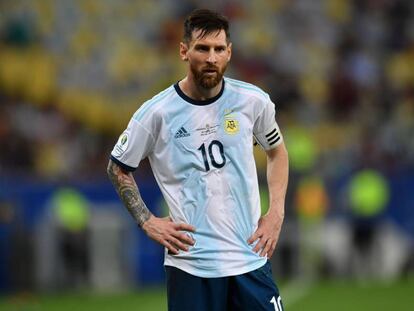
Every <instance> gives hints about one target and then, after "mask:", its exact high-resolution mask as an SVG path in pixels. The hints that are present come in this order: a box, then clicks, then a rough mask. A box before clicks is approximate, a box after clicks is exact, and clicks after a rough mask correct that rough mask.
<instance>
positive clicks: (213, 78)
mask: <svg viewBox="0 0 414 311" xmlns="http://www.w3.org/2000/svg"><path fill="white" fill-rule="evenodd" d="M226 68H227V64H225V65H224V66H223V67H222V68H219V67H217V66H207V67H204V68H202V69H201V70H198V69H197V68H195V66H193V65H192V64H190V70H191V72H192V73H193V75H194V78H195V82H196V83H197V84H198V85H200V86H201V87H203V88H205V89H212V88H213V87H216V86H217V85H218V84H219V83H220V81H221V80H222V79H223V75H224V72H225V71H226ZM211 70H214V73H213V74H210V73H211V72H212V71H211Z"/></svg>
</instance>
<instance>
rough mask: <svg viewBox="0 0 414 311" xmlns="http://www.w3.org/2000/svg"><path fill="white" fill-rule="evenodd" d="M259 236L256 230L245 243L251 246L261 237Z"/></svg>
mask: <svg viewBox="0 0 414 311" xmlns="http://www.w3.org/2000/svg"><path fill="white" fill-rule="evenodd" d="M261 235H262V234H261V233H260V232H259V231H258V230H256V232H255V233H253V235H252V236H251V237H250V238H249V239H248V240H247V243H249V244H253V243H254V241H256V240H257V239H258V238H260V237H261Z"/></svg>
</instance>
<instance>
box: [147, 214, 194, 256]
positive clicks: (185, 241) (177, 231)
mask: <svg viewBox="0 0 414 311" xmlns="http://www.w3.org/2000/svg"><path fill="white" fill-rule="evenodd" d="M142 229H143V230H144V232H145V233H146V234H147V235H148V236H149V237H150V238H151V239H153V240H154V241H156V242H158V243H160V244H161V245H164V246H165V247H166V248H167V249H168V250H169V251H170V252H171V253H173V254H174V255H177V254H178V253H179V251H180V250H182V251H188V246H193V245H194V243H195V241H194V240H193V239H192V238H191V237H190V236H189V235H188V234H186V233H184V232H182V231H188V232H195V230H196V228H195V227H194V226H191V225H189V224H185V223H179V224H178V223H175V222H173V221H171V218H170V217H165V218H158V217H155V216H153V215H151V217H150V218H149V219H148V220H147V221H145V222H144V224H143V225H142Z"/></svg>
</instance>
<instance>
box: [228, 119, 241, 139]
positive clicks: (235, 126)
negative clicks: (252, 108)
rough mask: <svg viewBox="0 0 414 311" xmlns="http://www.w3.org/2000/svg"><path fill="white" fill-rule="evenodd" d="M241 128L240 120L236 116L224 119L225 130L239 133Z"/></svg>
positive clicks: (232, 133)
mask: <svg viewBox="0 0 414 311" xmlns="http://www.w3.org/2000/svg"><path fill="white" fill-rule="evenodd" d="M239 129H240V127H239V121H237V120H236V119H235V118H234V117H229V118H225V119H224V130H225V131H226V133H227V134H230V135H234V134H237V133H238V132H239Z"/></svg>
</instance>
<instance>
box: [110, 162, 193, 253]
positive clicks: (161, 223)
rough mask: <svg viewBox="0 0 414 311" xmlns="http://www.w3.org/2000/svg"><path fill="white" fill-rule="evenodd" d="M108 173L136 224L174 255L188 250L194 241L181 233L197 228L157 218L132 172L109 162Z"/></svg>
mask: <svg viewBox="0 0 414 311" xmlns="http://www.w3.org/2000/svg"><path fill="white" fill-rule="evenodd" d="M107 173H108V176H109V179H110V180H111V182H112V184H113V185H114V187H115V190H116V192H117V193H118V195H119V197H120V198H121V201H122V202H123V203H124V205H125V207H126V208H127V209H128V211H129V213H130V214H131V216H132V217H133V218H134V220H135V222H136V223H137V224H138V226H140V227H141V228H142V229H143V230H144V231H145V233H146V234H147V235H148V236H149V237H150V238H151V239H153V240H155V241H157V242H158V243H160V244H162V245H164V246H165V247H166V248H168V250H169V251H171V252H172V253H173V254H178V252H179V249H180V250H183V251H187V250H188V245H193V244H194V241H193V240H192V239H191V238H190V237H189V236H188V235H187V234H185V233H183V232H181V231H190V232H194V231H195V228H194V227H193V226H191V225H188V224H183V223H182V224H176V223H174V222H172V221H171V219H170V218H169V217H167V218H158V217H155V216H154V215H153V214H152V213H151V212H150V210H149V209H148V208H147V206H146V205H145V203H144V201H143V200H142V198H141V195H140V193H139V190H138V186H137V184H136V183H135V179H134V176H133V175H132V173H131V172H128V171H125V170H124V169H123V168H122V167H120V166H119V165H118V164H116V163H115V162H113V161H112V160H109V163H108V168H107Z"/></svg>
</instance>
